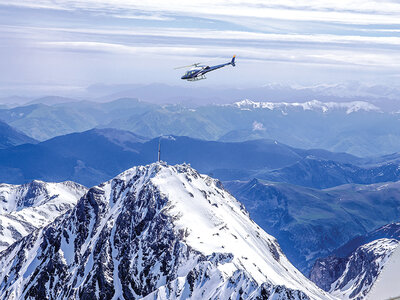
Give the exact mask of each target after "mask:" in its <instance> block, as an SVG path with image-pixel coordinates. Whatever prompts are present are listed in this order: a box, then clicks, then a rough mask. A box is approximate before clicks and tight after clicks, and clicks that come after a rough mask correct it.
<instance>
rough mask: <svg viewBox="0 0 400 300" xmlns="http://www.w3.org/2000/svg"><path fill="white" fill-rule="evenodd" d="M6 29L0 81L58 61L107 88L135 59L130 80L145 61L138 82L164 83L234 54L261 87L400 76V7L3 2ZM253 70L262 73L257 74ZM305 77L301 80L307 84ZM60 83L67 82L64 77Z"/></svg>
mask: <svg viewBox="0 0 400 300" xmlns="http://www.w3.org/2000/svg"><path fill="white" fill-rule="evenodd" d="M0 25H1V26H0V44H1V47H0V55H1V56H0V67H2V68H3V69H4V68H8V69H10V72H8V73H7V72H6V73H7V75H0V80H2V79H4V80H5V79H7V80H9V79H10V77H12V76H15V79H14V80H16V81H17V80H18V78H22V77H23V76H18V72H19V73H21V74H24V76H25V75H26V74H35V72H37V73H39V74H38V75H39V76H37V77H41V78H42V77H44V78H46V76H48V77H49V78H50V77H51V75H49V74H48V73H49V72H48V71H46V72H45V71H43V70H41V69H39V70H37V68H38V67H37V66H38V65H39V66H40V65H41V64H42V65H45V66H46V67H49V66H51V65H52V64H54V63H56V64H57V67H58V68H59V69H60V70H62V69H63V68H65V69H66V70H67V69H70V68H71V61H72V62H75V63H76V66H75V67H76V68H78V66H80V67H81V68H82V69H95V68H101V69H102V70H104V77H103V80H104V81H107V80H111V78H110V77H107V76H113V75H112V74H113V72H114V70H113V68H114V67H113V66H114V65H118V63H115V64H114V65H113V63H112V61H115V62H117V61H120V60H121V57H120V56H121V55H122V56H124V57H129V56H131V57H132V58H131V59H129V61H127V62H126V66H127V70H125V71H124V72H125V73H126V74H125V77H129V76H130V78H136V77H137V76H136V77H135V76H133V72H139V71H138V68H137V66H139V65H142V62H143V61H144V60H145V61H146V64H144V63H143V67H141V68H140V72H141V74H140V78H150V79H149V80H152V79H154V80H159V78H158V77H156V74H155V72H154V71H153V70H159V69H160V68H170V67H173V66H170V65H168V64H169V63H170V64H175V63H178V64H180V63H179V62H180V61H182V64H186V63H190V62H191V61H192V60H193V61H197V60H201V59H205V58H209V57H221V58H223V59H226V58H227V57H230V56H231V55H232V54H237V55H238V62H239V63H238V67H240V64H241V63H242V64H243V68H242V70H243V72H248V73H245V74H243V78H250V76H251V75H252V74H253V73H254V74H257V78H254V80H253V82H259V83H262V82H265V80H266V79H264V78H263V74H264V75H265V78H270V77H271V76H272V75H273V74H276V77H279V78H284V77H285V76H287V77H288V78H289V77H293V76H295V75H296V71H295V70H299V69H304V73H306V74H308V75H309V78H307V80H308V81H309V82H311V81H313V80H314V81H318V80H320V78H322V77H324V76H325V75H326V74H324V72H325V73H326V72H332V71H331V70H332V68H335V72H337V73H335V74H336V75H334V74H333V73H332V74H331V75H329V76H330V77H332V78H334V77H335V76H337V79H338V80H340V79H341V78H342V75H341V74H345V75H346V76H350V77H351V76H353V77H354V78H353V79H354V80H357V79H358V78H357V76H360V74H361V73H362V74H363V76H364V75H368V77H369V78H371V80H372V81H374V80H375V78H378V79H379V80H381V81H384V80H385V78H384V77H382V74H385V76H387V78H396V76H397V75H398V73H400V54H399V53H400V51H399V50H400V49H399V47H400V2H398V1H389V0H383V1H378V0H365V1H360V0H351V1H350V0H341V1H331V0H329V1H328V0H309V1H298V0H279V1H278V0H269V1H262V0H248V1H240V0H234V1H228V0H201V1H178V0H170V1H161V0H152V1H125V0H112V1H104V0H85V1H83V0H82V1H77V0H69V1H66V0H57V1H53V0H37V1H30V0H14V1H9V0H4V1H2V3H1V4H0ZM31 50H32V51H33V52H32V53H34V54H32V58H30V59H28V58H26V53H29V52H30V51H31ZM93 53H95V55H93ZM10 55H11V59H9V58H10ZM7 57H8V58H7ZM138 57H140V58H142V61H140V62H139V61H138V59H139V58H138ZM143 57H145V59H144V58H143ZM56 58H57V59H58V60H57V61H56ZM172 61H173V62H172ZM50 62H51V63H50ZM255 62H257V63H258V64H259V65H257V68H258V69H257V70H256V71H254V72H253V71H249V70H250V66H254V65H253V64H252V63H255ZM280 63H285V67H281V68H280V67H279V64H280ZM246 64H247V65H246ZM277 64H278V67H276V65H277ZM72 65H75V64H72ZM133 66H134V67H135V68H134V67H133ZM74 70H75V69H74ZM107 70H109V71H107ZM129 70H131V71H129ZM41 72H42V73H43V74H42V73H41ZM70 72H71V73H73V72H74V71H73V70H72V69H71V70H70ZM129 72H131V73H129ZM146 72H148V75H147V76H145V74H146ZM160 72H167V71H165V70H164V71H160ZM273 72H275V73H273ZM50 73H51V72H50ZM65 73H67V72H65ZM85 74H86V73H85V72H82V73H80V74H79V75H77V76H80V77H79V78H80V79H79V80H82V81H85V82H90V81H91V80H99V78H98V77H96V79H94V78H89V77H88V76H92V74H93V73H91V72H89V73H88V74H89V75H88V74H86V75H85ZM352 74H353V75H352ZM302 75H303V72H301V73H299V76H298V77H299V79H298V80H299V81H301V80H304V79H305V76H302ZM1 76H3V77H1ZM6 76H7V78H6ZM71 76H72V75H71ZM71 76H70V77H71ZM84 76H87V77H86V78H85V77H84ZM96 76H97V74H96ZM114 76H115V75H114ZM32 77H33V76H32ZM53 77H54V76H53ZM70 77H69V78H70ZM121 77H123V76H122V75H121ZM57 78H59V79H58V80H61V81H62V76H61V75H60V76H57ZM77 78H78V77H77ZM115 78H119V77H118V76H116V77H115ZM115 78H112V79H115ZM160 78H161V77H160ZM25 80H29V78H28V77H27V79H25ZM65 80H68V79H67V77H65ZM77 80H78V79H77ZM221 80H224V78H222V79H221ZM61 83H63V82H60V84H61Z"/></svg>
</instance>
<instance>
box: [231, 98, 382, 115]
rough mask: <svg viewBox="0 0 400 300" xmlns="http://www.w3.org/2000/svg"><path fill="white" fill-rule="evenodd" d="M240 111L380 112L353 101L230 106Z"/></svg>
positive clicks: (255, 103)
mask: <svg viewBox="0 0 400 300" xmlns="http://www.w3.org/2000/svg"><path fill="white" fill-rule="evenodd" d="M228 105H231V106H234V107H237V108H240V109H255V108H265V109H269V110H275V109H280V110H282V112H283V113H285V112H286V111H287V110H288V109H291V108H292V109H293V108H301V109H303V110H315V111H321V112H324V113H325V112H328V111H332V110H335V109H336V110H337V109H342V110H345V111H346V113H347V114H350V113H353V112H357V111H360V110H364V111H380V108H379V107H377V106H375V105H374V104H372V103H369V102H365V101H351V102H321V101H318V100H311V101H306V102H255V101H251V100H249V99H245V100H242V101H238V102H235V103H233V104H228Z"/></svg>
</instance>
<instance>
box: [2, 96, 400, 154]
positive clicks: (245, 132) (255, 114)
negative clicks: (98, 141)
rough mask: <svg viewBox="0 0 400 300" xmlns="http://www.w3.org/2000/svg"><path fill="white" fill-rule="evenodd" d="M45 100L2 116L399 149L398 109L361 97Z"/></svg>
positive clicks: (51, 131) (39, 124)
mask: <svg viewBox="0 0 400 300" xmlns="http://www.w3.org/2000/svg"><path fill="white" fill-rule="evenodd" d="M43 99H44V100H43ZM43 99H42V100H40V99H39V100H40V101H43V102H45V103H47V104H49V103H53V102H54V103H53V104H52V105H46V104H43V103H37V104H32V105H27V106H22V107H14V108H8V109H0V119H2V120H3V121H5V122H7V123H8V124H9V125H11V126H13V127H15V128H17V129H18V130H20V131H22V132H24V133H25V134H27V135H29V136H31V137H33V138H35V139H38V140H41V141H43V140H46V139H49V138H52V137H55V136H59V135H63V134H68V133H72V132H82V131H86V130H89V129H91V128H94V127H98V128H116V129H121V130H128V131H132V132H135V133H137V134H139V135H142V136H146V137H150V138H155V137H158V136H160V135H176V136H190V137H193V138H199V139H204V140H212V141H216V140H219V141H221V142H242V141H246V140H254V139H271V140H277V141H280V142H281V143H284V144H287V145H290V146H292V147H296V148H304V149H311V148H319V149H326V150H329V151H332V152H347V153H351V154H354V155H357V156H362V157H366V156H377V155H384V154H390V153H393V152H398V151H399V149H400V133H399V131H398V130H397V129H398V128H399V126H400V120H399V119H398V117H397V114H396V113H395V111H385V110H383V109H381V108H380V107H378V106H376V105H375V104H371V103H367V102H361V101H354V102H345V103H342V102H328V103H324V102H319V101H308V102H303V103H284V102H281V103H272V102H252V101H249V100H244V101H240V102H236V103H233V104H227V105H212V104H204V105H203V106H199V105H197V106H193V105H189V104H185V105H182V104H175V105H159V104H150V103H146V102H141V101H138V100H137V99H132V98H121V99H118V100H115V101H111V102H106V103H97V102H89V101H78V102H76V101H75V102H68V103H58V102H63V101H64V100H65V99H64V98H61V99H60V98H56V97H50V98H43ZM39 100H35V101H34V102H37V101H39ZM57 103H58V104H57Z"/></svg>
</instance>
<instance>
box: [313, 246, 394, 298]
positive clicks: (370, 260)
mask: <svg viewBox="0 0 400 300" xmlns="http://www.w3.org/2000/svg"><path fill="white" fill-rule="evenodd" d="M399 244H400V241H398V240H396V239H387V238H382V239H377V240H374V241H372V242H369V243H367V244H364V245H362V246H360V247H358V248H357V249H356V250H355V251H354V252H353V253H352V254H351V255H349V256H348V257H346V258H340V257H336V256H330V257H327V258H324V259H319V260H317V261H316V263H315V264H314V267H313V269H312V270H311V275H310V278H311V280H312V281H314V282H316V283H317V284H318V285H319V286H320V287H321V288H324V289H326V290H329V292H330V293H331V294H332V295H334V296H336V297H338V298H339V299H363V298H364V297H365V296H366V295H367V294H368V292H369V291H370V290H371V287H372V285H373V284H374V282H375V281H376V279H377V277H378V276H379V274H380V273H381V271H382V268H383V267H384V265H385V263H386V262H387V261H388V259H389V258H390V256H391V255H392V253H393V252H394V250H395V249H396V248H397V247H398V245H399ZM336 278H337V279H336ZM374 299H376V298H374Z"/></svg>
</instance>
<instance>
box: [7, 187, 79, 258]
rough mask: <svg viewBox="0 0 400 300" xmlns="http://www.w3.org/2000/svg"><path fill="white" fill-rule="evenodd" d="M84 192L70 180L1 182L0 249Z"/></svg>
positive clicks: (68, 206) (51, 217) (50, 218)
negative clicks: (24, 182) (18, 183)
mask: <svg viewBox="0 0 400 300" xmlns="http://www.w3.org/2000/svg"><path fill="white" fill-rule="evenodd" d="M86 191H87V189H86V188H85V187H84V186H82V185H80V184H77V183H74V182H71V181H66V182H60V183H48V182H43V181H38V180H34V181H32V182H30V183H26V184H23V185H12V184H0V235H1V237H2V239H1V241H0V251H3V250H4V249H6V248H7V247H8V246H9V245H11V244H13V243H14V242H16V241H18V240H19V239H21V238H22V237H24V236H26V235H28V234H29V233H31V232H32V231H33V230H35V229H37V228H40V227H43V226H45V225H47V224H49V223H50V222H52V221H53V220H54V219H55V218H57V217H58V216H60V215H61V214H63V213H65V212H66V211H67V210H68V209H71V208H73V207H74V205H75V204H76V203H77V202H78V200H79V198H80V197H81V196H82V195H83V194H84V193H86Z"/></svg>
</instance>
